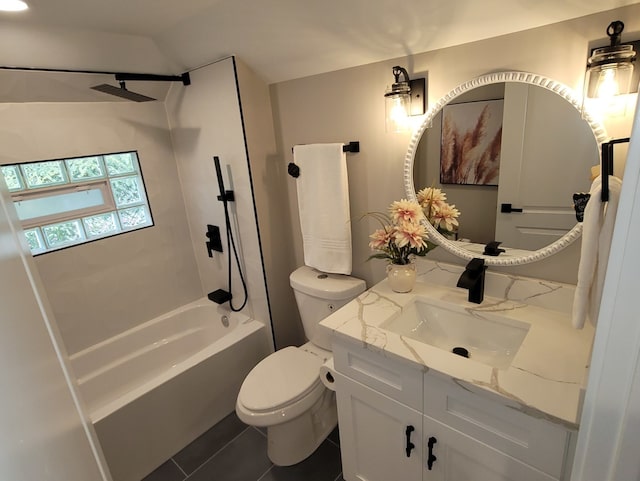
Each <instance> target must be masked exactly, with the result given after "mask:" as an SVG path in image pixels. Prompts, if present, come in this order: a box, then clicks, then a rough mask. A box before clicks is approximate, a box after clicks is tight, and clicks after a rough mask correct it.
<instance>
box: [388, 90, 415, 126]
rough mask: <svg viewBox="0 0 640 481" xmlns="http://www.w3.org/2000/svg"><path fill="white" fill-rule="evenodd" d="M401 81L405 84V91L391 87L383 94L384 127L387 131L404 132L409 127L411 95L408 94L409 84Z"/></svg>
mask: <svg viewBox="0 0 640 481" xmlns="http://www.w3.org/2000/svg"><path fill="white" fill-rule="evenodd" d="M402 83H404V84H406V91H405V90H403V91H394V90H393V87H392V88H391V89H389V90H388V91H387V93H386V94H385V95H384V111H385V118H386V123H385V127H386V131H387V132H404V131H406V130H408V129H409V112H410V109H411V96H410V95H409V93H410V91H409V84H407V83H406V82H402ZM395 85H398V84H394V86H395Z"/></svg>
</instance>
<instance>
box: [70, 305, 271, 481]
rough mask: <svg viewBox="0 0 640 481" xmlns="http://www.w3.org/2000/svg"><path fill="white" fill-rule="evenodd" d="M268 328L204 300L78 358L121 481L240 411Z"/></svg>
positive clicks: (88, 402) (88, 400) (86, 396)
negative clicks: (244, 386) (246, 381)
mask: <svg viewBox="0 0 640 481" xmlns="http://www.w3.org/2000/svg"><path fill="white" fill-rule="evenodd" d="M269 344H270V343H269V341H268V334H267V330H266V328H265V326H264V325H263V324H262V323H260V322H258V321H255V320H251V319H249V318H248V317H246V316H244V315H243V314H239V313H232V312H230V311H229V310H228V309H225V308H223V307H222V306H218V305H216V304H213V303H212V302H211V301H209V300H208V299H201V300H198V301H195V302H192V303H190V304H187V305H186V306H183V307H180V308H178V309H176V310H174V311H171V312H169V313H167V314H164V315H162V316H160V317H158V318H156V319H153V320H151V321H149V322H146V323H144V324H142V325H140V326H137V327H136V328H134V329H130V330H129V331H126V332H124V333H122V334H119V335H117V336H114V337H113V338H111V339H108V340H106V341H104V342H101V343H99V344H96V345H94V346H91V347H90V348H88V349H85V350H83V351H81V352H78V353H76V354H74V355H73V356H71V357H70V360H71V365H72V368H73V371H74V373H75V374H76V377H77V380H78V385H79V388H80V392H81V394H82V397H83V400H84V403H85V406H86V407H87V409H88V411H89V414H90V417H91V420H92V421H93V423H94V427H95V430H96V432H97V434H98V438H99V440H100V444H101V445H102V449H103V452H104V454H105V458H106V460H107V463H108V464H109V468H110V470H111V474H112V476H113V479H114V481H140V480H141V479H142V478H143V477H144V476H146V475H147V474H148V473H150V472H151V471H153V469H155V468H156V467H157V466H159V465H160V464H161V463H163V462H164V461H166V460H167V459H168V458H170V457H171V456H172V455H174V454H175V453H176V452H178V451H179V450H180V449H182V448H183V447H184V446H186V445H187V444H188V443H190V442H191V441H193V440H194V439H195V438H196V437H198V436H199V435H200V434H202V433H204V432H205V431H206V430H207V429H209V428H210V427H211V426H213V425H214V424H215V423H217V422H218V421H220V420H221V419H222V418H223V417H225V416H226V415H227V414H229V413H231V412H232V411H233V410H234V406H235V401H236V396H237V394H238V391H239V389H240V385H241V384H242V381H243V380H244V378H245V376H246V375H247V374H248V372H249V371H250V370H251V369H252V368H253V367H254V366H255V365H256V364H257V363H258V362H259V361H260V360H261V359H263V358H264V357H265V356H266V355H268V354H269V353H270V351H271V348H270V347H269Z"/></svg>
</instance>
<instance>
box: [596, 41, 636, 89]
mask: <svg viewBox="0 0 640 481" xmlns="http://www.w3.org/2000/svg"><path fill="white" fill-rule="evenodd" d="M613 50H615V51H613ZM635 57H636V52H635V51H634V50H633V46H632V45H618V46H616V47H604V48H598V49H596V50H595V51H594V52H593V55H592V56H591V57H590V58H589V60H588V62H587V66H588V68H587V74H586V78H585V94H586V96H587V97H589V98H607V97H613V96H614V95H624V94H628V93H629V92H630V91H631V79H632V77H633V63H632V62H633V61H634V60H635Z"/></svg>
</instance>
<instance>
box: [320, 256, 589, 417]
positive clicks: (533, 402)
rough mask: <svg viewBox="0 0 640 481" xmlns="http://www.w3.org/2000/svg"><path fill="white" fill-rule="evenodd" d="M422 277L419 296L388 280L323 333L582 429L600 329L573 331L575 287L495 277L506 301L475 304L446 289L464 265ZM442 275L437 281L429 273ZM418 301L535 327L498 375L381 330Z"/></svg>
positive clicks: (493, 285) (490, 282)
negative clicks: (394, 286)
mask: <svg viewBox="0 0 640 481" xmlns="http://www.w3.org/2000/svg"><path fill="white" fill-rule="evenodd" d="M434 266H435V267H434ZM422 271H423V273H422V275H420V276H419V280H418V282H417V284H416V286H415V288H414V289H413V291H412V292H410V293H407V294H398V293H395V292H393V291H392V290H391V288H390V287H389V286H388V283H387V281H386V280H383V281H382V282H380V283H378V284H376V285H375V286H374V287H372V288H371V289H369V290H368V291H366V292H365V293H363V294H362V295H360V296H359V297H358V298H357V299H355V300H353V301H351V302H350V303H348V304H347V305H345V306H344V307H343V308H341V309H340V310H338V311H337V312H335V313H333V314H332V315H331V316H329V317H327V318H326V319H325V320H323V321H322V322H321V324H320V326H321V329H328V330H330V331H331V333H332V335H333V336H336V337H338V338H342V339H345V340H348V341H351V342H356V343H358V345H360V346H362V345H363V343H364V345H365V346H366V347H367V349H370V350H371V351H374V352H375V351H377V352H380V353H382V355H384V356H387V357H392V358H394V359H398V360H401V361H404V362H407V363H409V364H410V365H411V366H412V367H416V366H418V367H420V368H422V369H423V370H427V369H428V370H434V371H437V372H439V373H442V374H444V375H446V376H449V377H451V378H453V379H455V380H456V382H458V383H463V384H464V383H468V384H469V385H471V386H469V387H473V386H477V387H478V388H480V390H481V391H482V390H486V391H490V392H493V393H494V394H497V395H499V396H500V398H501V399H505V400H508V402H509V403H510V404H513V402H515V403H517V406H518V409H520V410H523V411H526V412H527V413H529V414H532V415H535V416H539V417H544V418H546V419H549V420H550V421H553V422H558V423H561V424H563V425H565V426H567V427H570V428H577V427H578V424H579V420H580V412H581V407H582V399H583V395H584V389H585V385H586V379H587V375H588V368H589V361H590V356H591V346H592V342H593V336H594V328H593V327H592V326H591V325H587V326H585V328H584V329H582V330H576V329H574V328H573V327H572V325H571V317H570V314H569V313H570V299H571V298H572V287H573V286H570V285H563V284H557V283H552V282H548V281H540V280H536V279H529V278H522V277H513V276H504V275H501V274H498V275H495V274H494V275H493V276H488V278H487V286H488V289H485V292H487V290H488V291H489V293H490V294H494V296H495V294H500V297H492V296H487V295H486V294H485V298H484V301H483V302H482V303H481V304H473V303H469V302H467V291H466V290H463V289H460V288H456V287H450V284H447V283H446V282H444V285H443V283H442V282H443V281H446V280H447V279H448V278H457V276H458V274H459V272H462V270H461V268H459V267H458V266H448V265H446V266H442V265H440V264H437V263H431V264H426V265H423V268H422ZM435 271H437V273H436V274H437V275H436V276H435V277H434V276H433V275H430V274H429V273H433V272H435ZM443 273H445V274H446V275H445V276H444V277H443V275H442V274H443ZM447 275H448V277H447ZM453 285H455V284H453ZM500 286H506V288H505V289H504V290H503V289H502V287H500ZM516 292H517V295H514V293H516ZM545 296H547V297H548V298H547V299H545ZM417 297H419V298H423V299H429V298H431V299H435V300H437V301H438V302H440V301H444V302H446V303H451V304H455V305H456V306H459V307H461V308H463V309H464V310H466V311H467V312H469V313H470V314H471V315H473V316H478V317H482V316H483V314H486V313H497V314H499V315H501V316H504V317H507V318H509V319H513V320H515V321H521V322H524V323H528V324H530V328H529V331H528V333H527V335H526V337H525V338H524V340H523V342H522V344H521V346H520V348H519V350H518V352H517V353H516V355H515V357H514V358H513V359H512V361H511V363H510V365H509V366H508V367H507V368H505V369H498V368H496V367H492V366H489V365H487V364H483V363H480V362H478V361H474V360H473V359H466V358H463V357H460V356H457V355H455V354H453V353H450V352H448V351H445V350H443V349H440V348H437V347H434V346H431V345H429V344H426V343H423V342H420V341H417V340H415V339H411V338H409V337H406V336H403V335H399V334H396V333H394V332H391V331H389V330H386V329H384V328H382V327H380V326H381V324H383V323H384V322H385V321H387V320H388V319H390V318H392V317H394V316H397V315H398V313H400V312H402V310H403V308H404V307H405V306H407V305H409V304H410V303H411V302H413V301H414V300H415V299H416V298H417ZM473 390H474V391H476V392H477V391H478V389H473ZM492 397H495V396H492Z"/></svg>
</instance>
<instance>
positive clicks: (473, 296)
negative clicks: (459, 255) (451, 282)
mask: <svg viewBox="0 0 640 481" xmlns="http://www.w3.org/2000/svg"><path fill="white" fill-rule="evenodd" d="M486 270H487V266H485V265H484V259H478V258H473V259H471V261H470V262H469V263H468V264H467V267H466V268H465V270H464V272H463V273H462V275H461V276H460V278H459V279H458V284H457V286H458V287H462V288H463V289H468V290H469V302H474V303H476V304H480V303H481V302H482V300H483V299H484V272H485V271H486Z"/></svg>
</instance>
